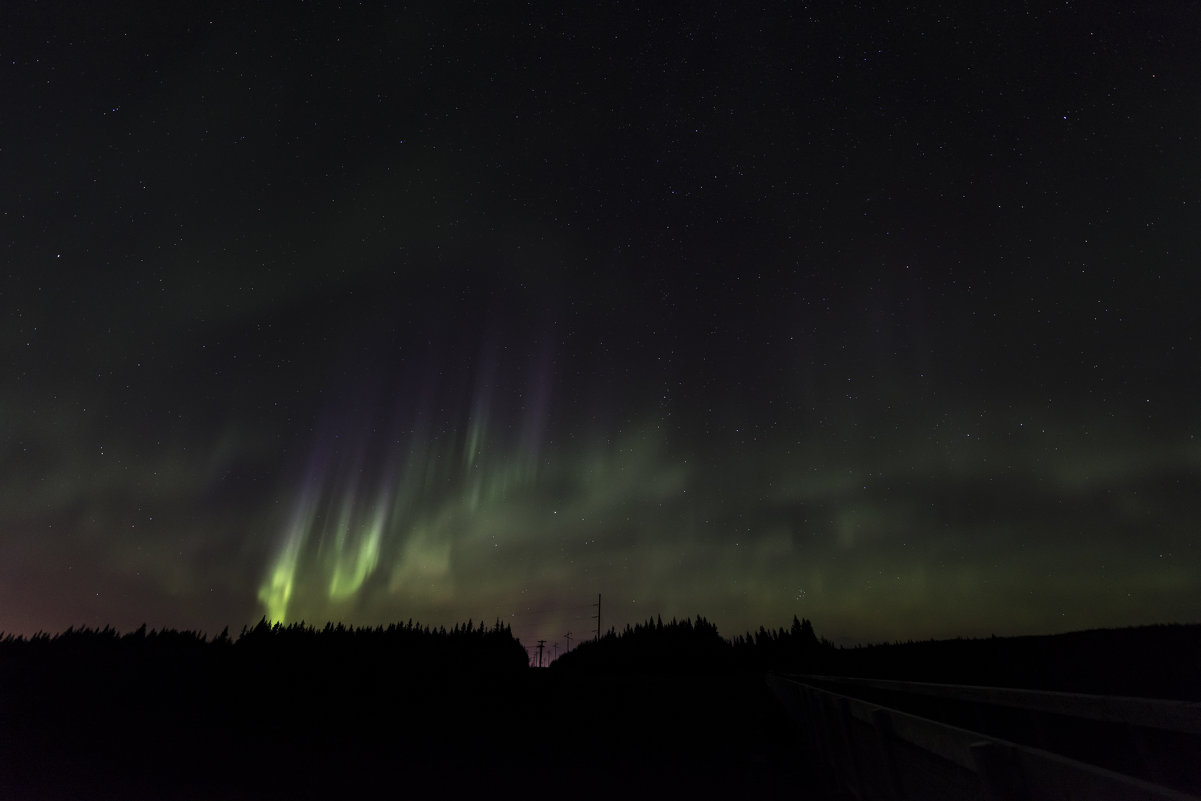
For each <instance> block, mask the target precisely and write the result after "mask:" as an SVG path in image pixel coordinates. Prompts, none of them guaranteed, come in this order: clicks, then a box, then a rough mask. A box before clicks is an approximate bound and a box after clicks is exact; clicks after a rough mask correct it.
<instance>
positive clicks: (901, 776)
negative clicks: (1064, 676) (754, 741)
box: [768, 675, 1201, 801]
mask: <svg viewBox="0 0 1201 801" xmlns="http://www.w3.org/2000/svg"><path fill="white" fill-rule="evenodd" d="M806 679H809V681H807V680H806ZM810 681H812V682H814V683H810ZM818 681H820V682H821V683H822V684H826V685H827V687H820V686H816V682H818ZM845 681H849V680H844V679H838V678H832V677H820V678H818V677H786V676H779V675H770V676H769V677H768V684H769V686H770V687H771V689H772V690H773V692H774V693H775V694H776V696H777V697H778V698H780V700H781V701H782V702H783V703H784V705H785V706H786V708H787V709H788V711H789V714H790V716H791V717H792V719H793V720H794V722H796V724H797V725H798V726H799V728H800V730H801V733H802V735H803V736H804V737H805V739H806V740H807V741H808V743H809V745H811V746H812V747H813V748H814V749H815V750H816V751H817V752H818V754H819V755H820V756H821V758H822V759H823V760H824V761H825V762H826V763H827V764H828V765H829V766H830V767H831V769H832V770H833V773H834V778H835V780H836V782H837V783H838V785H839V787H840V789H841V790H843V791H846V792H848V793H850V794H851V795H852V796H853V797H855V798H857V799H861V800H862V801H876V799H880V800H881V801H906V800H908V799H913V800H914V801H916V800H917V799H921V800H922V801H926V800H927V799H929V800H930V801H937V800H938V799H969V800H970V799H980V800H981V801H1038V800H1039V799H1069V800H1072V799H1101V800H1102V801H1106V800H1108V799H1113V801H1169V800H1171V801H1201V799H1198V798H1197V797H1196V796H1193V795H1190V794H1188V793H1186V792H1183V791H1181V790H1177V789H1173V788H1170V787H1167V786H1164V785H1162V784H1157V783H1153V782H1151V781H1147V780H1145V779H1140V778H1136V777H1133V776H1130V775H1126V774H1124V773H1119V772H1117V771H1114V770H1110V769H1108V768H1106V767H1102V766H1100V765H1095V764H1090V763H1087V762H1083V761H1080V760H1078V759H1071V758H1068V757H1065V756H1063V755H1060V754H1057V753H1052V752H1051V751H1047V750H1043V749H1040V748H1035V747H1032V746H1030V745H1022V744H1018V743H1014V742H1011V741H1007V740H1004V739H1001V738H999V737H995V736H991V735H988V734H984V733H981V732H978V731H972V730H970V729H965V728H960V727H958V726H954V725H951V724H948V723H944V722H940V721H936V720H932V719H929V718H927V717H922V716H919V715H916V714H913V713H911V712H904V711H901V710H898V709H894V708H890V707H886V706H882V705H880V704H879V703H875V702H873V701H867V700H863V699H860V698H855V697H852V696H851V695H847V694H843V693H839V692H835V691H833V690H831V689H828V686H829V685H830V684H831V683H833V682H845ZM869 681H870V680H869ZM875 683H876V684H887V685H892V686H889V687H888V689H889V690H890V691H892V692H896V691H898V690H899V689H905V690H911V691H912V692H913V693H914V694H917V695H921V694H923V692H924V693H925V694H927V695H929V694H931V693H933V694H936V695H939V696H941V697H943V698H945V697H958V698H959V700H961V701H966V702H968V703H972V704H984V703H986V702H985V701H982V700H980V699H983V698H989V697H993V696H992V693H991V692H990V691H992V690H993V689H994V688H969V687H958V686H954V685H941V686H940V687H941V688H940V689H939V690H937V692H935V691H933V690H932V689H931V687H932V686H931V685H924V687H919V688H917V689H914V688H912V687H911V686H909V683H907V682H875ZM877 689H879V687H877ZM978 691H979V692H978ZM1008 692H1009V691H1000V696H1001V697H1003V698H1004V700H1005V701H1006V703H1008V704H1010V705H1013V704H1018V705H1019V706H1021V707H1022V708H1023V709H1029V708H1030V706H1031V705H1033V706H1035V707H1039V706H1050V707H1053V708H1054V714H1055V715H1057V716H1062V715H1064V714H1069V715H1070V714H1073V713H1072V712H1070V711H1068V710H1077V711H1080V710H1083V711H1084V714H1081V715H1078V716H1077V717H1078V718H1079V719H1081V720H1093V721H1095V720H1098V717H1097V716H1098V715H1109V716H1112V715H1115V714H1117V712H1119V711H1122V710H1123V709H1125V710H1126V711H1129V709H1132V708H1133V707H1134V706H1136V705H1137V702H1139V699H1107V700H1115V701H1116V705H1112V706H1106V705H1105V704H1099V705H1097V704H1095V705H1094V706H1093V707H1092V709H1091V710H1088V709H1085V707H1087V703H1086V702H1085V701H1081V700H1080V698H1079V697H1077V698H1072V699H1070V700H1068V699H1065V698H1063V697H1062V696H1065V695H1068V694H1063V693H1055V694H1050V695H1054V696H1060V697H1059V698H1041V697H1033V698H1022V697H1020V696H1022V695H1023V693H1024V691H1011V692H1012V693H1014V694H1013V695H1010V694H1008ZM1026 695H1031V696H1042V695H1046V694H1039V693H1032V694H1026ZM1083 698H1086V699H1095V697H1089V696H1085V697H1083ZM1127 701H1129V702H1132V703H1131V704H1130V705H1127V704H1125V702H1127ZM1164 703H1167V704H1169V705H1172V702H1164ZM1156 707H1157V705H1156V704H1154V703H1153V704H1152V705H1151V708H1153V709H1154V708H1156ZM1163 709H1165V707H1159V708H1158V711H1163ZM1133 715H1134V719H1135V720H1142V719H1143V717H1145V716H1146V715H1151V717H1153V718H1155V719H1156V720H1157V721H1158V720H1161V718H1159V717H1157V715H1156V714H1154V713H1137V712H1136V713H1133ZM1167 718H1168V719H1169V720H1171V719H1172V716H1171V715H1168V716H1167ZM1104 719H1105V720H1110V721H1112V717H1106V718H1104ZM1180 722H1181V725H1183V726H1184V729H1183V731H1186V732H1192V731H1193V728H1192V726H1193V722H1194V721H1192V720H1190V719H1188V717H1187V715H1186V716H1185V717H1184V718H1183V719H1181V721H1180ZM1135 725H1139V724H1137V723H1136V724H1135ZM1193 764H1194V765H1195V766H1196V769H1197V770H1199V771H1201V762H1197V763H1193Z"/></svg>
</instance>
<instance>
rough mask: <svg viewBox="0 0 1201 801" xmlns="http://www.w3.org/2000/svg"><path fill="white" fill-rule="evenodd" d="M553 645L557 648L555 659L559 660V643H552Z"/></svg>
mask: <svg viewBox="0 0 1201 801" xmlns="http://www.w3.org/2000/svg"><path fill="white" fill-rule="evenodd" d="M551 645H553V646H555V659H558V658H559V643H557V642H554V643H551ZM551 661H554V660H551Z"/></svg>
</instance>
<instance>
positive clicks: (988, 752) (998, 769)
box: [968, 742, 1031, 801]
mask: <svg viewBox="0 0 1201 801" xmlns="http://www.w3.org/2000/svg"><path fill="white" fill-rule="evenodd" d="M968 748H969V749H970V750H971V752H972V760H973V761H974V762H975V763H976V775H978V776H979V777H980V784H981V785H982V786H983V787H984V792H985V795H986V797H987V798H989V799H991V801H1031V795H1030V788H1029V787H1027V786H1026V785H1027V783H1026V777H1025V775H1024V774H1023V772H1022V769H1021V765H1020V764H1019V762H1018V759H1017V755H1016V753H1015V752H1014V749H1013V746H1011V745H1008V744H1005V743H999V742H979V743H972V744H971V745H970V746H968Z"/></svg>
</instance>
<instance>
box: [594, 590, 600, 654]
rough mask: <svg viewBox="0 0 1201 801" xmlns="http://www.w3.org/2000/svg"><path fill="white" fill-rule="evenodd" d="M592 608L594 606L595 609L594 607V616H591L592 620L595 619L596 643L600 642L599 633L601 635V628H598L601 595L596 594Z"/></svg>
mask: <svg viewBox="0 0 1201 801" xmlns="http://www.w3.org/2000/svg"><path fill="white" fill-rule="evenodd" d="M593 606H595V607H596V614H595V615H593V617H594V618H596V639H597V642H600V633H601V627H600V626H601V617H600V612H601V594H600V593H599V592H598V593H597V594H596V603H594V604H593Z"/></svg>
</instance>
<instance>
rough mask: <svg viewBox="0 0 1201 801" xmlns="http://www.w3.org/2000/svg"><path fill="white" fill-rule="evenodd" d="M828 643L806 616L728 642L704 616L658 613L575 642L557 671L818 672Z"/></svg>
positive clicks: (562, 659) (824, 664)
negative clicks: (789, 624) (677, 616)
mask: <svg viewBox="0 0 1201 801" xmlns="http://www.w3.org/2000/svg"><path fill="white" fill-rule="evenodd" d="M831 651H833V646H831V645H830V644H829V643H827V642H822V641H819V640H818V638H817V635H816V634H815V633H814V631H813V624H812V623H810V622H809V621H808V620H799V619H797V618H796V617H795V616H794V617H793V619H792V627H791V628H788V629H785V628H780V629H777V630H774V631H770V630H768V629H766V628H764V627H762V626H760V628H759V631H758V632H756V633H751V632H747V633H746V634H745V635H739V636H736V637H734V638H733V639H732V640H726V639H723V638H722V637H721V635H720V634H718V631H717V626H716V625H715V624H713V623H710V622H709V621H708V620H706V619H705V618H704V617H700V616H698V617H697V618H696V621H695V622H694V621H693V620H691V619H690V618H685V619H684V620H676V619H674V618H673V619H672V620H671V622H669V623H664V622H663V619H662V618H661V617H658V618H653V619H648V620H647V621H646V622H645V623H640V624H635V625H634V626H630V625H627V626H626V627H625V630H624V631H622V632H621V633H620V634H618V633H617V631H616V630H615V629H610V630H609V631H608V632H607V633H606V634H605V636H604V637H602V638H601V639H600V640H589V641H585V642H583V643H580V645H579V646H577V647H576V648H575V650H573V651H572V652H571V653H569V654H564V655H563V656H560V657H559V659H558V660H556V661H555V663H554V664H555V666H556V667H558V668H559V669H560V670H574V671H582V672H622V671H638V672H643V673H676V674H680V673H684V674H696V673H730V672H762V671H765V670H776V671H786V672H818V671H820V670H821V669H822V668H823V667H825V666H826V665H827V664H828V661H829V660H828V658H827V655H828V653H829V652H831Z"/></svg>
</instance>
